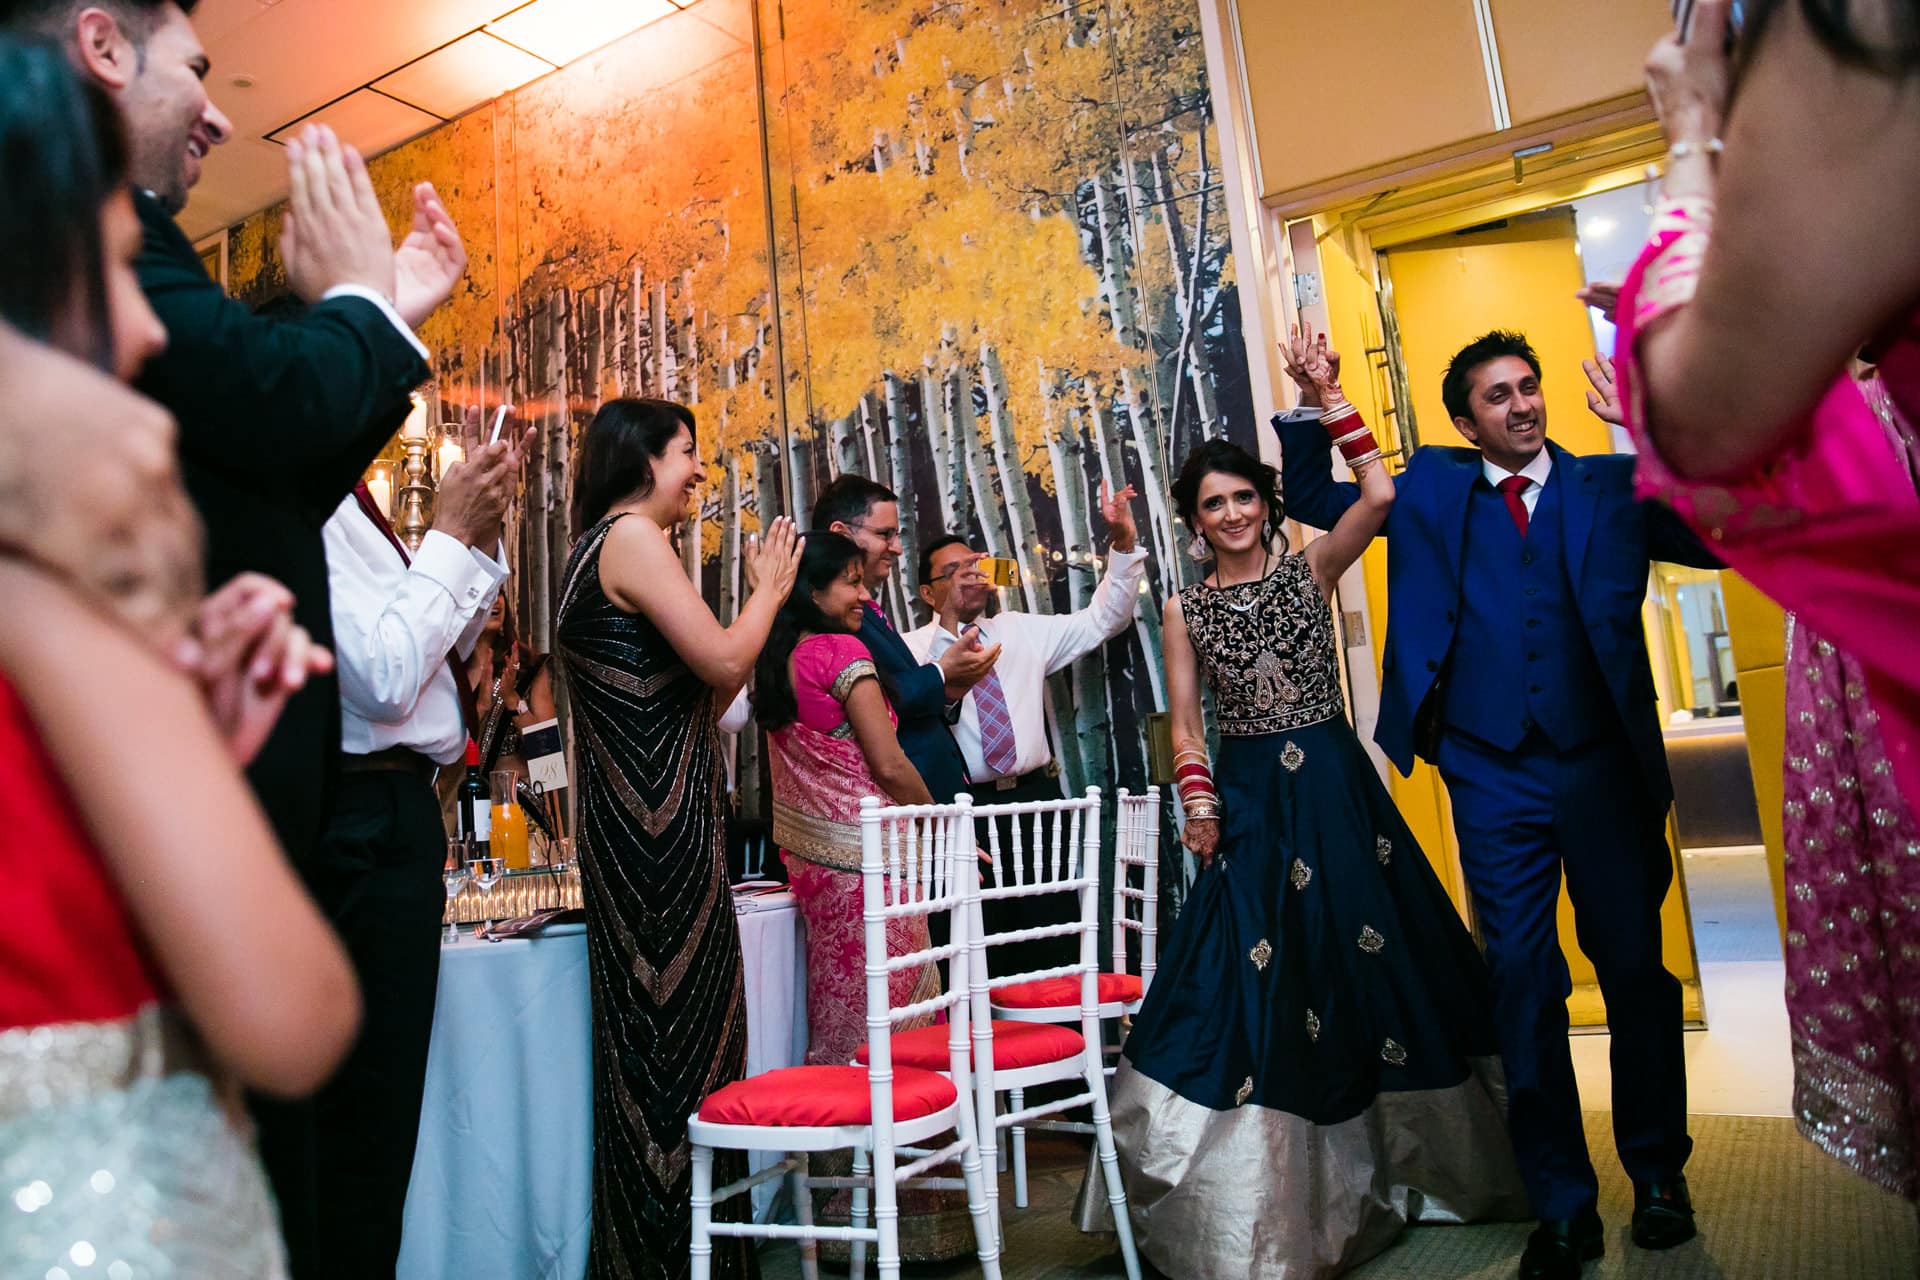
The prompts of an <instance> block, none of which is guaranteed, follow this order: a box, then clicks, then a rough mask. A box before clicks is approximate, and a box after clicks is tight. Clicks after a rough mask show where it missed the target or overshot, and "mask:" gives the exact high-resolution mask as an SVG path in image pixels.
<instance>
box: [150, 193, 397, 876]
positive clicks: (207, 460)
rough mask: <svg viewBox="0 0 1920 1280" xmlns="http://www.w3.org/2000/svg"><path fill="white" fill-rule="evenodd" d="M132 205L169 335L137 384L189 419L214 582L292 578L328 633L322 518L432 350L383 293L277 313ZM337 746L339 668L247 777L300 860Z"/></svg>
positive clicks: (155, 301)
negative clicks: (247, 298) (253, 306)
mask: <svg viewBox="0 0 1920 1280" xmlns="http://www.w3.org/2000/svg"><path fill="white" fill-rule="evenodd" d="M134 206H135V208H136V209H138V211H139V214H140V225H141V229H142V231H143V232H144V233H145V239H144V243H143V244H142V246H141V250H140V257H139V260H138V262H137V263H136V269H137V270H138V272H139V276H140V286H141V288H142V289H143V290H144V291H145V292H146V295H147V301H148V302H150V303H151V304H152V305H153V309H154V311H155V312H156V313H157V314H158V315H159V317H160V320H161V322H162V323H164V324H165V325H166V326H167V336H168V341H167V349H166V351H165V352H163V353H162V354H161V355H160V356H159V357H157V358H156V359H154V360H153V361H152V362H150V363H149V364H148V365H147V368H146V371H145V372H144V373H143V374H142V375H141V378H140V382H139V386H140V389H141V390H142V391H144V392H146V393H147V394H148V395H150V396H152V397H153V398H154V399H156V400H158V401H159V402H160V403H161V404H164V405H165V406H166V407H167V408H168V409H170V410H171V411H172V412H173V415H174V417H175V418H177V419H178V420H179V423H180V460H181V468H182V471H183V473H184V475H185V478H186V485H187V492H188V494H189V495H190V496H191V497H192V499H193V502H194V505H195V506H196V507H197V508H199V511H200V518H201V520H202V521H204V522H205V524H206V527H207V582H208V585H209V586H217V585H219V584H220V583H223V582H225V581H226V580H227V579H229V578H231V577H233V576H234V575H235V574H237V573H240V572H241V571H243V570H253V571H254V572H257V573H264V574H266V575H267V576H268V577H271V578H275V579H278V580H279V581H280V582H282V583H284V584H286V586H287V587H288V588H289V589H290V590H291V591H292V592H293V594H294V599H295V604H294V618H295V620H296V621H298V622H299V623H300V625H301V626H303V627H305V628H306V629H307V631H308V632H309V633H311V634H312V636H313V637H314V639H315V640H317V641H319V642H320V643H322V644H331V643H332V638H333V623H332V617H331V614H330V612H329V607H328V600H327V558H326V552H325V550H324V548H323V546H322V543H321V540H320V526H321V525H322V524H324V523H325V522H326V519H327V517H328V516H329V515H330V514H332V511H333V509H334V507H336V506H338V505H339V502H340V499H342V498H343V497H345V496H346V495H347V493H348V492H350V491H351V490H352V488H353V484H354V482H355V481H356V480H358V479H359V478H360V474H361V472H363V471H364V470H365V469H366V467H367V464H368V463H369V462H371V461H373V459H374V457H375V456H376V455H377V454H378V453H379V452H380V450H381V448H382V447H383V446H384V445H385V444H386V442H387V440H388V439H389V438H391V437H392V435H393V433H394V431H396V430H397V429H398V428H399V426H400V423H401V422H402V421H404V420H405V418H406V415H407V410H408V407H409V402H408V398H407V397H408V394H409V393H410V392H411V391H412V390H413V389H414V388H415V387H417V386H419V385H420V384H421V383H422V382H424V381H425V380H426V378H427V375H428V372H429V371H428V368H427V363H426V361H425V360H423V359H422V358H421V356H420V353H419V352H418V351H417V350H415V348H414V346H413V344H412V343H411V342H409V341H408V340H407V338H406V337H405V335H403V334H402V333H401V332H400V331H399V330H398V329H397V328H396V327H395V326H394V324H393V322H392V321H391V320H389V319H388V318H387V317H386V316H385V315H384V314H383V313H382V312H381V310H380V308H378V307H377V306H375V305H374V304H373V303H371V302H368V301H366V300H365V299H362V298H336V299H334V300H332V301H330V302H320V303H316V304H315V305H313V306H311V307H308V308H306V309H305V310H304V311H302V312H301V313H300V314H298V315H297V316H294V317H292V318H289V319H284V320H269V319H264V318H262V317H259V316H256V315H254V314H253V313H252V312H251V311H249V310H248V309H247V308H246V307H245V306H243V305H242V304H241V303H239V302H236V301H234V300H233V299H232V298H229V297H228V296H227V295H226V293H225V292H224V291H222V289H221V288H220V286H219V285H218V284H216V283H215V282H214V281H213V280H212V279H210V278H208V276H207V273H206V270H205V268H204V267H202V265H201V263H200V255H199V254H197V253H195V252H194V249H193V245H192V244H191V243H189V242H188V240H187V237H186V236H185V235H184V234H183V233H182V232H181V230H180V228H179V227H178V226H177V225H175V223H174V221H173V219H172V218H171V217H170V216H169V215H168V214H167V212H166V210H165V209H163V208H162V207H161V206H160V203H159V202H158V201H157V200H155V199H154V198H153V197H152V196H150V195H148V194H147V193H145V192H144V191H137V192H135V193H134ZM339 749H340V695H339V689H338V686H337V685H336V684H335V683H334V681H333V679H332V678H331V677H329V678H325V679H316V680H313V681H310V682H309V683H308V685H307V687H306V688H305V689H303V690H302V691H301V692H300V693H299V694H297V695H295V697H294V698H293V699H292V700H291V701H290V702H289V703H288V705H287V709H286V712H285V713H284V714H283V715H282V716H281V718H280V722H279V724H278V725H277V726H275V728H274V732H273V736H272V737H271V738H270V739H268V741H267V745H266V746H265V748H264V749H262V751H261V752H260V755H259V758H258V759H256V760H255V761H254V764H253V767H252V769H250V770H249V777H250V779H251V781H252V782H253V786H254V792H255V794H256V795H258V796H259V798H260V801H261V803H262V805H263V806H265V808H266V810H267V815H268V817H269V818H270V819H271V820H272V822H273V825H274V829H275V831H277V832H278V833H279V836H280V840H281V842H282V843H283V844H284V845H285V846H286V848H287V851H288V853H290V854H291V855H292V856H293V857H294V859H295V861H296V862H298V861H300V860H301V859H302V857H303V855H304V854H305V853H306V851H307V850H308V849H309V848H310V847H311V846H312V843H313V840H314V838H315V837H316V836H317V834H318V832H319V828H320V824H321V822H322V820H323V818H324V816H325V807H324V806H325V802H326V793H327V791H328V789H329V785H330V782H331V779H332V776H333V770H334V767H335V764H336V760H335V757H336V756H337V754H338V752H339Z"/></svg>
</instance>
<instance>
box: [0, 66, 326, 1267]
mask: <svg viewBox="0 0 1920 1280" xmlns="http://www.w3.org/2000/svg"><path fill="white" fill-rule="evenodd" d="M0 154H4V155H5V156H6V157H7V172H8V176H9V182H10V185H9V189H8V190H4V191H0V238H4V239H5V240H6V242H7V243H9V244H11V245H13V246H15V248H16V249H17V250H19V252H20V258H19V260H18V261H17V262H15V263H13V264H10V266H9V268H8V270H7V271H6V272H5V273H0V320H3V321H4V322H5V324H6V325H8V326H11V327H12V328H14V329H17V330H20V331H24V332H25V333H27V334H30V335H32V336H34V337H37V338H41V339H44V340H45V341H47V342H48V343H50V344H51V345H53V346H56V347H59V348H62V349H64V350H66V351H67V352H68V353H69V354H71V355H74V356H77V357H80V358H82V359H85V360H90V361H93V362H96V363H98V364H99V365H100V366H101V367H102V368H103V369H110V370H112V371H113V372H114V373H116V374H117V375H118V376H120V377H121V378H129V377H131V376H132V375H133V373H134V372H135V371H136V370H137V369H138V368H139V366H140V364H141V362H142V361H143V360H144V359H145V358H146V357H147V356H150V355H151V354H152V353H153V352H154V351H155V350H157V349H158V348H159V346H160V344H162V343H163V342H164V341H165V332H164V330H162V329H161V327H160V325H159V322H158V321H157V320H156V319H155V318H154V315H153V312H152V311H151V309H149V308H148V307H147V305H146V303H145V300H144V298H143V297H142V295H141V293H140V289H139V285H138V283H137V282H136V281H135V279H134V275H133V270H132V261H133V256H134V254H135V253H136V252H137V251H138V249H139V247H140V229H139V223H138V220H137V217H136V215H135V213H134V210H133V205H132V202H131V200H130V198H129V196H128V188H127V178H126V171H125V162H126V153H125V148H124V143H123V141H122V139H121V136H120V132H119V122H118V117H117V116H116V115H115V109H114V107H113V105H112V104H111V103H110V102H108V101H107V100H106V98H105V97H104V95H102V94H101V93H100V91H99V90H97V89H96V88H94V87H93V86H92V85H91V84H85V85H83V84H82V83H80V82H79V81H77V80H76V79H75V77H74V76H73V75H72V73H71V71H70V70H69V68H68V66H67V63H66V60H65V57H64V56H63V55H62V54H61V52H60V51H59V50H57V49H54V48H52V47H26V46H22V45H19V44H16V43H13V42H12V41H10V40H9V39H7V38H6V37H3V36H0ZM29 194H30V197H31V198H28V197H29ZM7 341H10V342H19V341H21V339H20V338H18V337H17V336H16V335H13V334H9V335H7ZM14 500H18V496H17V495H16V496H15V498H14ZM180 501H181V502H183V503H184V501H185V498H184V495H182V496H181V497H180ZM0 599H4V600H5V601H6V602H7V608H6V609H5V610H0V813H4V814H5V815H6V838H5V839H3V840H0V920H4V921H5V925H6V927H5V928H4V929H0V1188H4V1189H5V1195H4V1198H0V1276H9V1277H11V1276H36V1277H37V1276H58V1275H67V1274H69V1273H70V1271H71V1273H72V1274H78V1275H113V1276H119V1275H137V1276H193V1277H205V1278H207V1280H262V1278H265V1280H275V1278H277V1277H284V1276H285V1275H286V1251H285V1248H284V1246H283V1244H282V1242H281V1238H280V1227H279V1223H278V1220H277V1218H276V1215H275V1213H274V1206H273V1201H272V1197H271V1196H270V1194H269V1192H268V1189H267V1182H266V1176H265V1174H264V1173H263V1172H262V1170H261V1167H260V1161H259V1158H258V1156H257V1155H256V1153H255V1150H254V1146H253V1140H252V1135H251V1132H250V1128H249V1126H248V1124H247V1122H246V1120H245V1118H244V1115H243V1114H242V1113H241V1112H240V1111H239V1109H238V1107H237V1105H235V1104H236V1098H235V1097H234V1095H233V1093H232V1087H233V1086H235V1085H245V1086H248V1087H251V1088H254V1089H257V1090H261V1091H264V1092H267V1093H270V1094H275V1095H285V1096H296V1095H299V1094H302V1093H306V1092H310V1091H311V1090H313V1089H314V1088H315V1087H317V1086H318V1085H319V1084H320V1082H321V1081H322V1080H324V1079H325V1078H326V1077H327V1075H328V1074H330V1073H331V1072H332V1070H333V1068H334V1067H335V1066H336V1065H337V1064H338V1063H339V1061H340V1059H341V1057H343V1056H344V1055H345V1053H346V1051H347V1048H348V1046H349V1045H350V1044H351V1043H352V1040H353V1036H354V1033H355V1031H356V1030H357V1028H358V1021H359V1000H358V993H357V991H356V989H355V986H354V980H353V973H352V970H351V969H350V968H349V967H348V965H347V959H346V954H345V952H344V951H343V950H342V948H341V946H340V943H339V940H338V939H337V938H335V937H334V935H333V933H332V931H331V930H330V929H329V928H328V926H327V924H326V921H325V920H324V919H323V918H322V917H321V915H320V912H319V911H318V909H317V908H316V907H315V906H314V904H313V902H312V900H311V899H310V898H308V897H307V895H306V892H305V890H304V889H302V888H301V886H300V883H299V881H298V880H297V879H296V878H295V876H294V874H293V872H292V869H291V868H290V866H289V865H288V863H287V860H286V856H285V855H284V853H282V851H281V850H280V847H279V845H278V844H277V843H276V841H275V839H274V836H273V833H272V830H271V829H270V828H269V827H268V825H267V821H266V818H265V816H264V815H263V814H262V813H261V811H260V808H259V806H258V805H257V804H256V803H255V802H254V800H253V797H252V796H251V795H250V794H249V793H248V791H247V788H246V785H245V782H244V780H243V779H242V777H241V774H240V766H241V765H242V764H244V763H245V761H246V760H247V759H248V758H249V757H250V756H251V754H252V753H253V752H254V751H255V750H257V749H258V747H259V744H260V742H261V741H262V740H264V738H265V735H266V732H267V730H268V729H269V728H270V727H271V726H272V724H273V721H274V719H275V718H276V717H277V715H278V713H279V710H280V708H281V707H282V706H284V704H285V699H286V695H287V693H288V692H290V691H291V689H292V687H294V685H295V682H296V677H297V679H298V680H304V678H305V676H306V674H307V673H308V671H309V670H311V669H312V667H311V665H310V663H309V658H311V657H313V656H314V655H311V654H310V653H309V654H307V655H301V654H294V653H289V654H288V655H287V656H288V659H289V662H290V663H292V661H293V659H295V658H298V659H299V661H298V662H297V663H293V665H295V666H297V667H298V670H297V672H296V673H295V675H294V676H289V675H288V672H287V671H286V670H285V669H283V670H281V671H279V672H276V674H275V676H274V677H273V678H271V679H269V680H267V681H265V682H262V683H255V682H253V681H251V680H245V681H244V683H242V681H241V680H223V681H221V682H219V684H218V686H217V689H218V691H219V692H221V693H222V695H223V697H222V698H221V700H220V702H219V704H218V705H220V706H221V708H222V710H221V712H220V714H219V717H218V718H217V719H216V717H215V716H214V715H211V714H209V705H210V704H209V701H208V697H207V694H208V692H209V690H208V689H207V688H205V687H197V686H196V681H195V680H194V678H193V676H194V675H195V674H200V675H203V676H204V675H205V674H207V673H209V672H210V671H211V670H213V669H215V668H214V665H213V661H212V660H213V657H214V655H215V652H216V650H221V651H224V650H226V648H227V646H226V640H227V639H228V638H232V637H233V636H235V635H236V634H241V633H236V632H233V631H230V630H227V629H225V628H224V627H223V628H221V629H219V630H217V631H216V630H215V629H214V628H213V627H212V626H211V624H212V622H213V621H214V620H215V617H216V615H220V616H223V617H229V618H230V617H231V616H232V615H231V614H230V612H228V610H229V606H237V607H238V608H239V609H241V610H250V609H254V608H264V609H266V612H265V614H264V615H263V616H264V617H265V618H267V619H269V620H272V619H275V618H276V614H277V615H278V616H279V617H282V618H284V617H287V616H290V611H291V606H292V597H291V596H290V595H288V593H286V592H285V591H284V590H283V589H281V588H279V587H278V586H276V585H275V584H273V583H270V582H267V581H266V580H264V579H261V578H259V577H258V576H257V575H244V576H243V579H242V580H238V581H237V582H236V584H234V585H232V586H230V587H229V588H225V589H223V590H222V591H221V592H220V593H219V594H218V595H216V596H215V597H214V598H213V600H212V601H211V602H210V604H209V606H208V607H204V608H203V609H202V612H201V615H200V617H201V624H200V626H199V628H198V634H199V636H200V637H201V639H202V640H203V641H205V642H206V643H205V644H204V645H203V647H202V651H201V652H202V660H201V662H200V663H199V664H198V667H197V669H196V670H193V671H189V670H183V669H182V668H181V667H180V666H177V665H175V664H173V663H169V662H166V661H163V660H162V659H161V657H160V656H159V653H158V651H157V646H156V645H155V644H154V642H153V639H152V637H144V636H138V635H135V634H133V633H132V632H131V631H129V630H126V629H123V628H122V627H121V626H119V625H118V624H116V623H114V622H112V621H110V620H109V619H107V618H106V617H105V616H104V615H102V614H100V613H98V612H96V611H95V610H94V609H93V608H92V607H91V606H90V605H89V604H88V603H87V602H86V601H84V600H83V599H82V598H81V597H80V595H79V593H78V592H77V591H76V590H75V589H74V588H72V587H71V586H70V585H69V584H68V583H66V582H64V581H62V580H61V579H59V578H57V577H56V576H54V575H52V574H51V573H49V572H46V571H44V570H42V569H40V568H37V567H34V566H31V565H28V564H26V563H23V562H22V561H20V560H18V559H16V558H14V557H13V556H11V555H5V556H0ZM297 643H298V645H300V646H304V643H305V641H304V633H302V634H301V638H300V640H299V641H298V642H297ZM256 652H257V650H256V649H255V648H253V647H248V648H246V649H244V650H243V656H242V660H241V662H240V663H239V665H238V668H237V670H238V671H239V672H240V673H241V674H242V678H243V679H244V673H245V671H246V668H247V667H249V666H251V664H252V662H253V659H254V656H255V654H256ZM324 661H325V660H324V658H321V659H319V664H320V665H324ZM227 694H231V695H234V697H233V698H227V697H225V696H224V695H227ZM69 1269H70V1270H69Z"/></svg>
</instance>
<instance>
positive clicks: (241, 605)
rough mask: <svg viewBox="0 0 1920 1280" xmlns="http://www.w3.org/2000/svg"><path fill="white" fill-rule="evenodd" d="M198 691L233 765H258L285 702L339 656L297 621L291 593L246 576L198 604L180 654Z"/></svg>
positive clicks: (262, 578) (260, 578)
mask: <svg viewBox="0 0 1920 1280" xmlns="http://www.w3.org/2000/svg"><path fill="white" fill-rule="evenodd" d="M175 657H176V660H178V661H179V663H180V665H181V666H182V667H183V668H184V669H185V670H186V671H187V672H188V674H190V675H192V676H193V678H194V679H195V680H196V681H197V682H198V683H199V685H200V688H201V692H202V693H203V694H204V695H205V697H206V700H207V709H208V711H210V712H211V713H212V715H213V719H214V723H215V724H216V725H217V726H218V727H219V729H220V733H221V736H222V737H224V738H225V739H226V740H227V747H228V750H230V751H231V752H232V753H233V758H234V759H235V760H236V761H237V762H238V763H240V764H242V765H245V764H247V763H249V762H251V761H252V759H253V757H254V756H255V755H257V754H258V753H259V751H260V748H261V747H262V746H263V745H265V743H266V740H267V736H268V734H270V733H271V732H272V731H273V726H274V723H275V722H276V721H277V720H279V718H280V712H281V711H282V710H283V709H284V708H285V707H286V705H287V699H288V698H289V697H291V696H292V695H293V694H294V693H295V692H296V691H298V690H299V689H301V688H302V687H304V686H305V685H306V683H307V680H308V678H309V677H310V676H316V675H324V674H326V673H327V672H329V671H331V670H333V655H332V654H331V653H329V652H327V650H326V649H324V648H322V647H321V646H319V645H317V644H315V643H314V642H313V638H312V637H311V636H309V635H308V634H307V631H306V628H304V627H301V626H299V625H298V624H296V623H295V622H294V620H293V593H292V592H291V591H288V590H287V589H286V588H285V587H284V586H281V585H280V584H279V583H278V582H275V581H274V580H273V579H272V578H268V577H265V576H263V575H261V574H257V573H243V574H240V575H239V576H237V577H235V578H234V579H233V580H232V581H230V582H228V583H227V584H226V585H225V586H223V587H221V588H220V589H219V590H218V591H215V592H214V593H213V594H212V595H210V596H208V597H207V598H206V599H205V600H203V601H202V602H201V604H200V611H199V613H198V614H197V615H196V616H195V618H194V623H193V627H192V630H191V632H190V634H189V636H188V638H187V639H186V640H184V641H183V642H182V643H181V644H180V645H179V647H178V649H177V651H176V653H175Z"/></svg>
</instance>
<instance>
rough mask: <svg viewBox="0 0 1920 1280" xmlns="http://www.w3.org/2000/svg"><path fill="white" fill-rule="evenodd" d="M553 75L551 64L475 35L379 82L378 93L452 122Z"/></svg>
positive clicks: (522, 51)
mask: <svg viewBox="0 0 1920 1280" xmlns="http://www.w3.org/2000/svg"><path fill="white" fill-rule="evenodd" d="M551 70H553V64H552V63H549V62H545V61H543V60H541V59H539V58H536V57H534V56H533V55H532V54H530V53H528V52H527V51H526V50H524V49H517V48H515V47H514V46H513V45H510V44H508V43H507V42H506V41H504V40H496V39H495V38H494V37H492V36H490V35H488V34H487V33H486V32H484V31H475V32H473V33H472V34H471V35H464V36H461V37H460V38H459V39H458V40H455V41H454V42H453V43H452V44H450V45H446V46H444V47H443V48H439V49H435V50H434V51H433V52H432V53H430V54H428V55H427V56H426V57H424V58H418V59H415V60H414V61H412V62H409V63H408V64H407V65H406V66H404V67H401V68H400V69H399V70H398V71H395V72H391V73H390V74H388V75H384V76H382V77H380V78H379V79H378V80H375V81H374V82H373V87H374V88H375V89H378V90H379V91H380V92H381V93H384V94H387V95H389V96H390V97H395V98H398V99H400V100H401V101H402V102H408V103H412V104H413V105H414V106H416V107H418V108H420V109H421V110H422V111H431V112H433V114H435V115H437V116H441V117H444V118H446V119H449V120H451V119H452V118H453V117H454V116H457V115H459V114H461V113H462V112H464V111H467V110H469V109H471V108H473V107H477V106H479V105H480V104H481V103H483V102H488V101H491V100H492V99H494V98H497V97H499V96H500V95H501V94H503V93H505V92H507V91H508V90H509V89H517V88H519V87H520V86H521V85H523V84H525V83H527V81H529V80H537V79H538V78H540V77H541V76H543V75H545V74H547V72H549V71H551Z"/></svg>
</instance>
